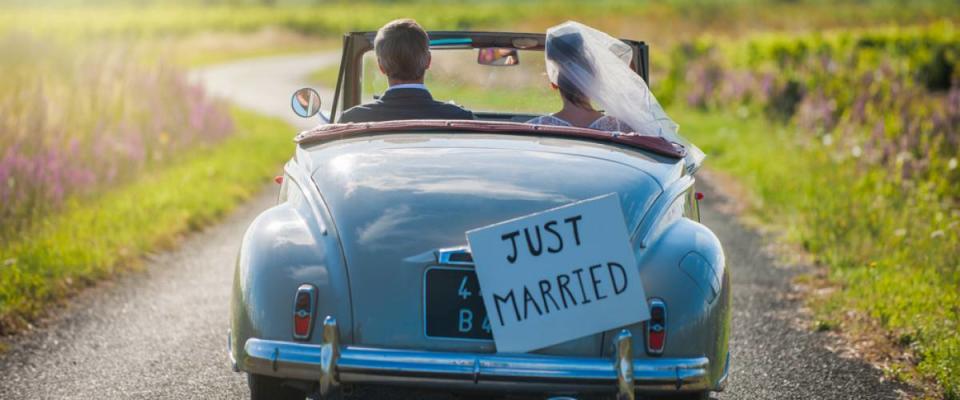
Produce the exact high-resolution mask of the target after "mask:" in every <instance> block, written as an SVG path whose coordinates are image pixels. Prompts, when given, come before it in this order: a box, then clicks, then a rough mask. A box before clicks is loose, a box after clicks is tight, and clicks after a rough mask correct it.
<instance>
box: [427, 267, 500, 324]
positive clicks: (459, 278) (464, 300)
mask: <svg viewBox="0 0 960 400" xmlns="http://www.w3.org/2000/svg"><path fill="white" fill-rule="evenodd" d="M423 301H424V310H425V315H424V317H425V320H426V321H425V322H424V326H425V329H426V335H427V336H428V337H435V338H456V339H476V340H493V334H492V332H491V330H490V320H489V319H488V318H487V310H486V308H484V307H483V297H481V296H480V284H479V282H478V281H477V274H476V273H474V272H473V270H472V269H464V268H444V267H431V268H428V269H427V272H426V273H425V275H424V290H423Z"/></svg>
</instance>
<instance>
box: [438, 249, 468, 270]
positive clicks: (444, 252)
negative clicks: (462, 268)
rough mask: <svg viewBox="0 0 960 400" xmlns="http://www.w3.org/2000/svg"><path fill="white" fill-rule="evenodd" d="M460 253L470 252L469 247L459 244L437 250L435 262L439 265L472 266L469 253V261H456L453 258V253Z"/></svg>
mask: <svg viewBox="0 0 960 400" xmlns="http://www.w3.org/2000/svg"><path fill="white" fill-rule="evenodd" d="M462 254H471V253H470V247H468V246H460V247H449V248H446V249H439V250H437V263H438V264H441V265H469V266H471V267H472V266H473V261H472V260H473V256H472V255H471V257H470V260H471V261H456V260H453V256H454V255H462Z"/></svg>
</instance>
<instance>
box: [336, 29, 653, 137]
mask: <svg viewBox="0 0 960 400" xmlns="http://www.w3.org/2000/svg"><path fill="white" fill-rule="evenodd" d="M428 34H429V36H430V49H431V53H432V55H433V62H432V64H431V68H430V70H428V71H427V76H426V82H425V83H426V85H427V87H428V88H429V89H430V91H431V93H432V94H433V95H434V97H435V98H436V99H437V100H440V101H451V102H454V103H455V104H458V105H461V106H463V107H465V108H467V109H469V110H471V111H473V112H474V115H475V116H476V118H477V119H479V120H487V121H504V122H526V121H529V120H530V119H532V118H535V117H537V116H540V115H544V114H549V113H552V112H555V111H557V110H558V109H559V107H560V100H559V95H558V94H557V93H556V92H555V91H553V90H552V89H551V88H550V86H549V82H548V80H547V78H546V74H545V68H544V58H543V49H544V43H545V35H543V34H532V33H502V32H458V31H438V32H429V33H428ZM375 37H376V32H353V33H348V34H346V35H344V46H343V50H344V51H343V55H342V57H343V58H342V60H341V63H340V71H339V75H338V80H337V87H336V91H335V97H334V99H333V105H332V108H331V112H330V115H332V116H339V112H342V111H343V110H346V109H349V108H350V107H353V106H355V105H358V104H361V103H364V102H368V101H371V100H373V99H375V98H377V97H378V96H379V95H381V94H382V93H383V92H384V91H385V90H386V89H387V87H388V85H387V81H386V77H384V76H383V75H382V74H380V72H379V70H378V69H377V67H376V57H375V55H374V54H373V51H372V50H373V40H374V38H375ZM622 40H623V42H624V43H626V44H628V45H630V46H631V48H632V49H633V59H632V60H631V63H630V67H631V68H632V69H633V70H634V71H636V72H637V73H638V74H639V75H640V76H641V77H642V78H643V79H644V80H645V81H647V82H648V83H649V79H648V76H649V57H648V51H649V50H648V47H647V45H646V44H645V43H643V42H639V41H634V40H624V39H622ZM331 122H336V118H334V120H333V121H331Z"/></svg>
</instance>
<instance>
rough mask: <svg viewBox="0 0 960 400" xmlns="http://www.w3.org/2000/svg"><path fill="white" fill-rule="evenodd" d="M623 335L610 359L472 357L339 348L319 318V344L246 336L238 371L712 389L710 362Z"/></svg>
mask: <svg viewBox="0 0 960 400" xmlns="http://www.w3.org/2000/svg"><path fill="white" fill-rule="evenodd" d="M631 342H632V340H631V337H630V333H629V332H627V331H623V332H622V333H621V334H620V335H619V336H618V338H617V341H616V343H617V351H616V353H617V354H616V355H615V357H614V358H613V359H607V358H585V357H558V356H545V355H535V354H474V353H451V352H430V351H417V350H396V349H380V348H370V347H359V346H341V345H340V343H339V338H338V332H337V325H336V321H334V320H333V319H332V318H330V317H328V318H327V320H325V321H324V327H323V341H322V343H321V344H303V343H293V342H286V341H274V340H263V339H257V338H251V339H248V340H247V341H246V343H245V344H244V347H243V351H242V352H241V353H240V354H241V359H240V360H237V361H239V365H238V367H239V369H241V370H244V371H246V372H249V373H254V374H262V375H269V376H276V377H283V378H289V379H298V380H306V381H314V382H319V392H320V394H321V395H322V396H323V395H328V394H331V393H334V392H336V391H337V390H338V388H339V386H340V385H341V384H361V385H362V384H372V385H416V386H418V387H434V388H443V389H454V390H458V389H462V390H481V391H487V390H489V391H500V390H509V391H511V392H512V391H525V392H541V393H591V392H611V393H612V392H616V393H619V394H620V396H618V397H619V398H633V396H634V393H635V392H647V393H663V392H673V393H677V392H697V391H706V390H711V389H712V390H716V389H717V388H715V387H713V385H712V384H711V382H710V380H709V364H710V360H709V359H708V358H706V357H695V358H656V359H642V360H641V359H637V360H634V359H631V357H630V355H631V354H632V351H631V349H630V347H631V346H632V343H631Z"/></svg>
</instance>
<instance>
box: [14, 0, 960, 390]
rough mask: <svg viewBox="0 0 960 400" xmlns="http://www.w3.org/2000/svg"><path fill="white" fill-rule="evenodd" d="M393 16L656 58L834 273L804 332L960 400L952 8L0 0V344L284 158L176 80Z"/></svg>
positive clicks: (269, 128) (615, 0)
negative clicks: (615, 46)
mask: <svg viewBox="0 0 960 400" xmlns="http://www.w3.org/2000/svg"><path fill="white" fill-rule="evenodd" d="M397 17H414V18H416V19H418V20H419V21H420V22H421V23H423V24H424V25H425V26H427V27H429V28H430V29H511V30H529V31H542V30H543V29H545V28H546V27H548V26H551V25H554V24H556V23H558V22H561V21H563V20H566V19H571V18H575V19H578V20H580V21H581V22H584V23H587V24H590V25H594V26H596V27H598V28H600V29H603V30H605V31H608V32H610V33H611V34H614V35H617V36H624V37H631V38H638V39H642V40H645V41H647V42H648V43H650V44H651V45H652V61H653V63H654V65H653V79H652V87H653V88H654V90H655V91H656V92H657V94H658V97H659V98H660V99H661V101H662V102H664V103H666V104H668V105H669V107H670V111H671V112H672V113H674V115H675V117H676V119H677V120H679V121H680V123H681V125H682V127H683V128H682V129H683V130H684V134H685V135H687V136H688V137H690V138H692V139H693V140H694V141H695V142H696V143H698V144H699V145H700V146H701V147H702V148H703V149H704V150H706V151H707V153H708V155H709V157H710V158H709V159H708V161H707V168H711V169H714V170H718V171H723V172H726V173H729V174H731V175H732V176H734V177H736V178H737V179H738V180H740V181H741V182H742V183H743V184H744V185H745V186H746V187H748V188H750V190H751V193H750V196H749V199H743V201H744V202H748V203H749V205H750V208H749V210H750V212H751V213H752V214H753V215H755V216H758V217H760V219H761V220H764V221H766V222H767V223H770V224H775V225H778V226H780V227H781V228H782V229H784V230H785V231H786V232H787V236H786V238H785V240H788V241H790V242H793V243H796V244H799V245H801V246H803V247H804V248H805V249H806V250H807V251H809V252H810V253H811V254H813V255H814V256H815V257H816V260H817V262H818V263H820V264H821V265H823V266H824V267H825V268H826V269H827V270H828V271H829V273H828V276H827V282H828V285H829V288H830V289H831V290H827V291H818V292H824V293H829V295H826V296H822V297H814V298H812V304H814V305H815V309H816V310H817V318H818V320H819V321H820V324H818V326H819V327H820V328H822V329H838V330H843V331H846V332H850V333H854V334H856V332H857V330H866V329H874V327H879V328H882V330H883V331H884V332H886V333H885V334H886V336H887V337H889V338H890V340H891V341H892V342H893V343H894V344H895V346H898V347H897V349H898V350H899V351H904V352H908V353H910V354H915V355H916V357H915V358H906V359H905V360H906V361H903V362H901V363H900V364H897V365H893V366H891V367H889V368H888V372H889V373H890V374H891V375H893V376H897V377H900V378H903V379H905V380H908V381H911V382H914V383H919V384H922V385H927V384H929V385H931V386H930V387H931V388H932V389H930V391H928V392H927V393H928V394H930V395H931V396H936V397H947V398H960V378H958V377H960V339H958V335H957V334H956V332H957V331H958V326H957V324H958V319H960V298H958V297H960V295H958V293H960V260H958V257H960V207H958V203H957V202H958V196H960V190H958V189H957V188H958V183H960V168H958V166H957V162H958V161H957V158H958V153H960V150H958V146H960V133H958V129H960V128H958V126H960V69H958V68H957V62H958V58H960V54H958V53H960V50H958V49H960V43H958V41H960V34H958V32H957V29H958V28H957V25H956V24H958V23H960V4H958V3H957V2H955V1H905V0H860V1H853V0H847V1H827V0H807V1H796V0H794V1H786V0H783V1H778V0H732V1H721V0H705V1H696V0H669V1H662V2H654V1H624V0H598V1H593V2H579V1H573V0H560V1H553V2H544V1H534V0H524V1H505V0H503V1H500V0H494V1H309V0H302V1H295V0H289V1H284V0H276V1H253V0H247V1H245V0H233V1H231V0H223V1H217V0H179V1H156V0H99V1H81V0H49V1H45V2H43V3H41V4H38V3H36V2H33V1H26V0H4V1H0V54H2V57H0V71H2V73H3V75H4V77H5V79H4V80H3V81H0V199H2V202H0V333H9V332H14V331H17V330H20V329H23V328H24V327H26V326H28V325H29V323H30V322H31V321H35V320H36V318H37V317H39V316H40V315H41V311H40V310H42V309H43V308H44V307H43V306H44V305H45V304H48V303H49V302H56V301H62V299H63V298H64V296H65V295H66V294H69V293H70V292H72V291H73V290H76V289H77V288H79V287H83V286H85V285H88V284H91V283H93V282H96V281H97V280H99V279H104V278H108V277H109V276H111V275H113V274H115V273H117V272H121V271H124V270H126V269H128V268H130V267H131V266H135V265H136V260H137V257H139V256H140V255H142V254H144V253H145V252H148V251H151V250H152V249H156V248H158V247H162V246H164V245H165V244H168V243H171V242H172V241H173V240H174V238H175V237H176V236H177V235H178V234H181V233H183V232H185V231H189V230H191V229H196V228H198V227H200V226H202V225H203V224H205V223H208V222H210V221H212V220H214V219H215V218H216V216H218V215H221V214H222V213H223V212H226V210H229V209H230V207H232V206H233V205H234V204H236V203H237V202H239V201H242V199H243V198H245V197H246V196H248V195H249V194H250V193H253V192H255V191H256V190H257V189H258V188H259V187H260V186H261V183H262V181H263V180H264V179H265V178H266V177H268V176H270V175H271V171H272V170H274V169H276V168H277V166H279V163H280V162H282V160H283V158H284V157H286V156H287V155H288V151H287V150H288V149H289V147H288V145H289V136H287V135H284V134H272V135H271V134H270V132H276V131H283V130H284V127H283V125H282V124H279V123H277V122H276V121H272V122H271V121H265V120H263V119H262V118H259V117H257V116H254V115H250V114H246V113H242V112H240V111H231V110H229V109H228V108H227V107H226V105H224V104H221V103H218V102H217V101H214V100H212V99H209V98H207V97H206V96H205V95H204V94H203V93H202V90H201V89H200V88H198V87H196V86H193V85H191V84H189V82H187V81H186V80H185V79H184V71H185V69H186V68H188V67H190V66H193V65H197V64H200V63H209V62H216V61H219V60H226V59H231V58H236V57H245V56H253V55H262V54H271V53H278V52H291V51H305V50H314V49H331V48H335V47H336V46H337V38H338V35H340V34H341V33H342V32H344V31H349V30H368V29H375V28H377V27H378V26H380V25H381V24H383V23H384V22H386V21H388V20H390V19H392V18H397ZM318 76H319V77H318V79H323V77H324V76H325V75H324V73H323V71H321V72H320V73H318ZM445 89H451V88H444V87H437V90H441V91H442V90H445ZM517 90H525V88H523V87H518V88H517ZM448 93H455V94H456V95H457V96H458V97H460V96H473V98H474V99H475V100H476V101H489V102H496V101H498V100H497V99H496V98H491V97H489V96H486V97H485V96H483V94H482V93H477V90H476V88H473V89H471V88H470V87H466V88H457V90H456V91H453V90H449V91H448ZM263 149H270V150H269V151H264V150H263ZM757 149H762V150H763V151H757ZM240 160H256V161H255V162H253V164H250V165H247V164H242V163H241V162H240ZM241 165H242V166H243V167H248V166H249V167H251V168H250V170H251V171H255V172H253V173H250V174H249V175H244V174H242V172H243V171H244V169H243V168H241V167H240V166H241ZM197 177H202V178H201V179H203V181H204V182H205V184H204V185H197V186H193V187H191V190H190V191H183V190H178V189H179V188H181V187H183V186H184V184H185V183H184V182H187V181H191V180H195V179H197ZM223 193H228V194H226V195H223ZM133 199H136V201H134V200H133ZM201 199H203V200H201ZM130 221H142V224H143V225H142V226H146V227H149V228H148V229H147V228H144V229H134V230H130V226H132V225H131V223H130ZM138 226H141V225H138ZM863 320H865V321H868V323H867V324H859V323H856V321H863Z"/></svg>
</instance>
